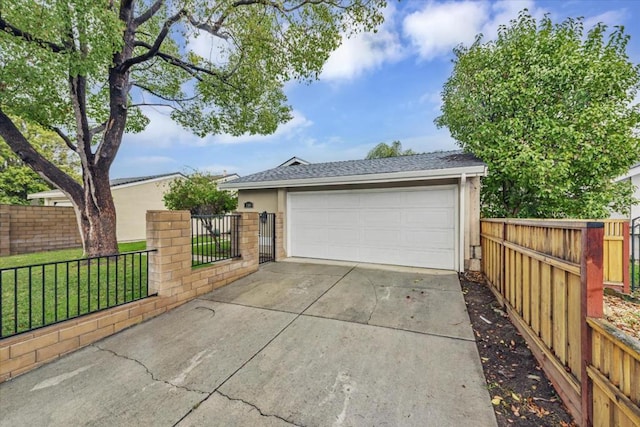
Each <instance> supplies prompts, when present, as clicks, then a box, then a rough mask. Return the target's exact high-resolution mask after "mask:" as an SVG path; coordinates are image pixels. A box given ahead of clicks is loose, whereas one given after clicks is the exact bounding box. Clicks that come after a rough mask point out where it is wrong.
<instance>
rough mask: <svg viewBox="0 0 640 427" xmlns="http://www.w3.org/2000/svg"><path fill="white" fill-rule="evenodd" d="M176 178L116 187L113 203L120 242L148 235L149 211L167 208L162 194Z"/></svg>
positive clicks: (139, 238) (113, 191) (113, 192)
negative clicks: (147, 220) (147, 217)
mask: <svg viewBox="0 0 640 427" xmlns="http://www.w3.org/2000/svg"><path fill="white" fill-rule="evenodd" d="M174 179H175V178H173V177H172V178H167V179H164V180H158V181H155V182H147V183H143V184H137V185H131V186H122V187H114V188H113V189H112V194H113V203H114V204H115V206H116V218H117V225H116V233H117V236H118V241H119V242H130V241H134V240H144V239H145V237H146V215H147V211H155V210H163V209H165V206H164V202H163V201H162V196H163V195H164V192H165V191H167V190H168V189H169V183H170V182H171V181H173V180H174Z"/></svg>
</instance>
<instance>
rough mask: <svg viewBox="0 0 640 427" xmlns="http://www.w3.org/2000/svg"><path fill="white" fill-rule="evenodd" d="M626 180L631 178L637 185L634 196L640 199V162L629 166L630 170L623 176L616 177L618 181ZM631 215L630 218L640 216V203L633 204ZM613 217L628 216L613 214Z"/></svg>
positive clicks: (632, 182)
mask: <svg viewBox="0 0 640 427" xmlns="http://www.w3.org/2000/svg"><path fill="white" fill-rule="evenodd" d="M625 180H629V181H631V184H633V185H634V186H635V187H636V190H635V193H634V195H633V196H634V197H635V198H636V200H640V163H636V164H635V165H633V166H631V168H629V172H628V173H627V174H625V175H623V176H621V177H620V178H618V179H616V181H618V182H619V181H625ZM630 215H631V216H630V217H629V218H631V219H634V218H638V217H640V204H638V205H633V206H631V214H630ZM612 217H614V218H626V217H625V216H622V215H620V214H617V213H616V214H613V215H612Z"/></svg>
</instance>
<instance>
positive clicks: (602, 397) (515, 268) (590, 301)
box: [481, 220, 640, 426]
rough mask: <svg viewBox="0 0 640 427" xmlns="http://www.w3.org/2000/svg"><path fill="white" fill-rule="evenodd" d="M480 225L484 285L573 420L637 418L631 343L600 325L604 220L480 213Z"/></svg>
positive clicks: (592, 422) (586, 423)
mask: <svg viewBox="0 0 640 427" xmlns="http://www.w3.org/2000/svg"><path fill="white" fill-rule="evenodd" d="M481 231H482V234H481V235H482V253H483V257H482V263H483V271H484V273H485V275H486V277H487V279H488V280H489V282H490V284H491V285H492V290H493V291H494V293H495V294H496V297H497V298H498V300H499V301H500V302H501V303H502V304H503V305H504V306H505V307H506V309H507V312H508V313H509V315H510V317H511V320H512V321H513V323H514V324H515V325H516V327H517V328H518V330H519V331H520V332H521V333H522V335H523V336H524V337H525V339H526V340H527V342H528V343H529V346H530V347H531V350H532V352H533V353H534V355H535V356H536V358H537V359H538V361H539V362H540V364H541V366H542V367H543V369H544V370H545V372H546V373H547V375H548V376H549V379H550V380H551V381H552V382H553V384H554V386H555V387H556V390H557V391H558V394H559V395H560V396H561V397H562V399H563V401H564V402H565V404H566V405H567V407H568V408H569V410H570V412H571V413H572V415H573V416H574V418H575V419H576V421H577V422H578V423H579V424H581V425H584V426H589V425H603V426H607V425H626V424H621V423H615V422H614V423H607V422H603V420H605V418H606V419H607V420H627V419H628V420H630V421H629V422H630V423H631V424H629V425H640V424H639V423H640V409H639V407H638V405H639V404H640V400H639V396H638V394H640V391H638V388H639V384H638V380H637V378H636V379H631V377H634V376H635V377H638V376H640V367H639V366H638V365H637V360H638V348H637V347H634V346H632V345H629V344H628V343H626V344H624V345H622V344H620V345H619V344H618V340H617V338H616V337H615V335H611V334H610V333H605V332H603V331H608V330H609V329H608V328H607V326H606V322H605V321H603V320H601V318H602V302H603V282H604V281H603V270H604V268H603V264H604V262H603V261H604V246H605V240H604V236H605V230H604V224H603V223H602V222H586V221H540V220H483V221H482V224H481ZM594 325H597V326H600V327H599V328H597V327H596V326H594ZM602 325H605V326H602ZM596 328H597V332H596ZM605 342H611V343H613V344H611V345H608V344H607V345H605ZM592 355H593V357H592ZM614 361H615V362H614ZM632 361H635V362H633V363H632ZM619 363H620V364H619ZM612 366H613V368H612ZM634 381H635V382H634ZM613 390H617V391H616V392H614V391H613ZM623 396H624V397H626V401H625V400H624V399H622V397H623ZM606 399H609V400H606ZM605 406H606V408H607V410H608V412H607V416H606V417H604V415H603V412H602V411H603V410H604V409H603V408H605ZM624 417H627V418H624ZM596 421H597V423H595V422H596ZM634 422H635V423H636V424H633V423H634Z"/></svg>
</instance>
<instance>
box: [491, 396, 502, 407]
mask: <svg viewBox="0 0 640 427" xmlns="http://www.w3.org/2000/svg"><path fill="white" fill-rule="evenodd" d="M502 400H503V399H502V397H500V396H493V399H491V403H493V404H494V405H495V406H498V405H499V404H501V403H502Z"/></svg>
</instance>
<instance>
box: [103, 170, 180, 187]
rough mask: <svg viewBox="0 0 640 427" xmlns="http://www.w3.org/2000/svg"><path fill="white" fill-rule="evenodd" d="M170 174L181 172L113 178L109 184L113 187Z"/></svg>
mask: <svg viewBox="0 0 640 427" xmlns="http://www.w3.org/2000/svg"><path fill="white" fill-rule="evenodd" d="M171 175H182V174H181V173H180V172H171V173H163V174H160V175H148V176H135V177H131V178H115V179H111V180H109V185H111V186H112V187H115V186H118V185H124V184H132V183H134V182H140V181H149V180H151V179H157V178H163V177H165V176H171Z"/></svg>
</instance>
